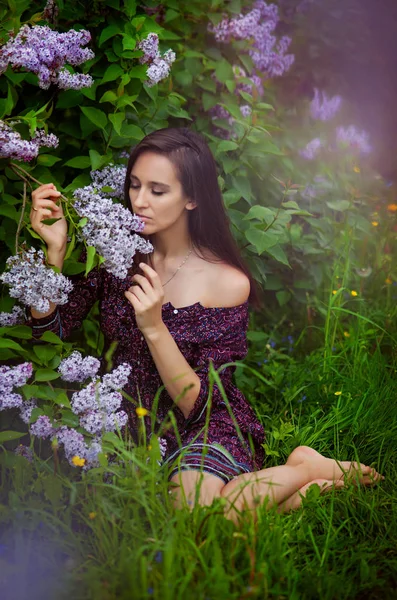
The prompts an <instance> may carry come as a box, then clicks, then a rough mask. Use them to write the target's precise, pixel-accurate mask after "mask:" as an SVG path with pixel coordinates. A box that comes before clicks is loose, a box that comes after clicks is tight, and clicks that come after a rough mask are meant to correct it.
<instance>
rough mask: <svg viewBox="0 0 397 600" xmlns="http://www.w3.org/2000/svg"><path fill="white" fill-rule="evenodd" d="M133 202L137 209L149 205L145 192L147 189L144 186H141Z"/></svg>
mask: <svg viewBox="0 0 397 600" xmlns="http://www.w3.org/2000/svg"><path fill="white" fill-rule="evenodd" d="M133 204H134V207H135V208H137V209H139V208H146V207H147V206H148V202H147V199H146V192H145V189H144V188H143V186H142V187H141V188H140V190H139V192H138V195H137V196H136V197H135V199H134V202H133Z"/></svg>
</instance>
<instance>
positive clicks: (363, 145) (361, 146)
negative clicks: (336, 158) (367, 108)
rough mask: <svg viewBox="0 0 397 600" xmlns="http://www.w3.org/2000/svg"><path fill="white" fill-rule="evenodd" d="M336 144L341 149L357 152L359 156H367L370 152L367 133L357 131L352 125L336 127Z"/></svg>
mask: <svg viewBox="0 0 397 600" xmlns="http://www.w3.org/2000/svg"><path fill="white" fill-rule="evenodd" d="M336 142H337V144H340V145H341V146H342V147H345V148H348V149H350V150H353V151H355V152H359V153H360V154H369V153H370V152H371V150H372V147H371V144H370V143H369V135H368V133H367V132H366V131H358V130H357V129H356V128H355V127H354V125H350V126H349V127H338V128H337V130H336Z"/></svg>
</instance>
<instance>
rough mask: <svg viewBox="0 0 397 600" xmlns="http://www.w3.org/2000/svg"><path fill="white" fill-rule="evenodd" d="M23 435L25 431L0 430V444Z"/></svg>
mask: <svg viewBox="0 0 397 600" xmlns="http://www.w3.org/2000/svg"><path fill="white" fill-rule="evenodd" d="M24 435H26V433H25V432H22V433H21V432H20V431H0V444H4V442H10V441H11V440H18V439H19V438H21V437H23V436H24Z"/></svg>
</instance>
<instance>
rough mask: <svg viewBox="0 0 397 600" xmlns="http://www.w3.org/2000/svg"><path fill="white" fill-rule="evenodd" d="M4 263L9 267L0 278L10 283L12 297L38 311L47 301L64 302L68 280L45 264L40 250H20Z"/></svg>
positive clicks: (69, 290)
mask: <svg viewBox="0 0 397 600" xmlns="http://www.w3.org/2000/svg"><path fill="white" fill-rule="evenodd" d="M6 264H7V267H8V268H9V270H8V271H6V272H4V273H3V274H2V275H0V280H1V281H3V283H6V284H7V285H9V286H10V292H9V293H10V296H11V297H12V298H18V300H19V301H20V302H22V303H23V304H26V306H32V307H33V308H34V309H36V310H37V311H39V312H42V313H44V312H47V311H48V310H49V308H50V302H54V303H55V304H66V302H67V301H68V293H69V292H71V291H72V289H73V284H72V282H71V281H70V280H69V279H67V277H65V276H64V275H62V274H61V273H55V271H53V270H52V269H50V268H49V267H47V266H46V265H45V256H44V252H43V251H42V250H36V249H35V248H29V249H28V250H22V251H21V253H20V254H16V255H15V256H10V257H9V258H8V259H7V261H6Z"/></svg>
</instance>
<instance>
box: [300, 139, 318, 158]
mask: <svg viewBox="0 0 397 600" xmlns="http://www.w3.org/2000/svg"><path fill="white" fill-rule="evenodd" d="M322 147H323V142H322V140H320V138H314V139H313V140H311V142H309V143H308V144H307V145H306V146H305V148H303V150H300V151H299V154H300V155H301V156H302V158H305V159H306V160H314V159H315V158H316V157H317V155H318V153H319V152H320V150H321V148H322Z"/></svg>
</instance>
